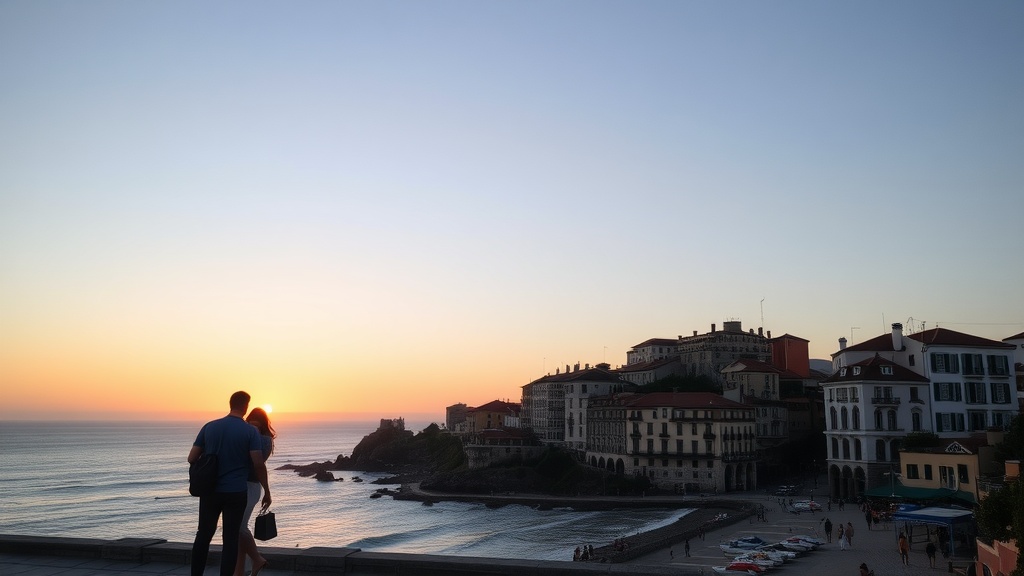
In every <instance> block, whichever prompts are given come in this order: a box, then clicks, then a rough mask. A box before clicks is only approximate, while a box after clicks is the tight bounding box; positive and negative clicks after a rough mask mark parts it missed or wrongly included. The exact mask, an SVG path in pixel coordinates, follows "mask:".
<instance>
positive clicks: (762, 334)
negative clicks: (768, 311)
mask: <svg viewBox="0 0 1024 576" xmlns="http://www.w3.org/2000/svg"><path fill="white" fill-rule="evenodd" d="M757 335H758V336H764V328H758V329H757Z"/></svg>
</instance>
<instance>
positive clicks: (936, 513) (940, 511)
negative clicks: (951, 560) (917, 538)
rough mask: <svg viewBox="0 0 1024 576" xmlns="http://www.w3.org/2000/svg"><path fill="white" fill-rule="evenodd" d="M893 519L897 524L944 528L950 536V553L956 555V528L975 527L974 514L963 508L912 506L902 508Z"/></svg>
mask: <svg viewBox="0 0 1024 576" xmlns="http://www.w3.org/2000/svg"><path fill="white" fill-rule="evenodd" d="M892 519H893V520H894V521H896V522H912V523H915V524H930V525H933V526H943V527H945V528H946V530H947V533H948V534H949V553H950V554H955V553H956V548H955V546H954V543H953V542H954V539H953V532H954V530H955V529H956V528H961V529H968V530H970V529H972V528H973V526H974V512H972V511H970V510H965V509H963V508H939V507H937V506H930V507H928V508H920V507H917V506H912V505H904V506H900V507H899V509H898V510H897V511H896V513H895V514H893V516H892Z"/></svg>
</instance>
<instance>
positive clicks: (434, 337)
mask: <svg viewBox="0 0 1024 576" xmlns="http://www.w3.org/2000/svg"><path fill="white" fill-rule="evenodd" d="M1022 216H1024V3H1021V2H1016V1H992V2H983V3H965V2H949V1H941V0H940V1H906V2H882V1H867V2H845V3H841V2H794V1H779V2H732V1H726V2H696V1H668V2H659V1H642V2H622V1H617V2H607V1H595V0H586V1H558V0H556V1H543V2H541V1H529V0H527V1H518V2H471V1H429V0H428V1H423V2H411V1H405V2H393V1H372V2H369V1H366V2H363V1H350V2H334V1H332V2H316V1H306V2H294V3H279V2H252V1H247V2H217V3H209V2H192V1H183V2H182V1H175V2H162V1H154V2H134V1H128V0H124V1H103V0H97V1H93V2H78V1H67V2H57V1H51V0H8V1H5V2H2V3H0V419H24V418H46V419H55V418H57V419H62V418H68V419H150V418H155V419H179V418H195V417H198V416H199V415H205V414H217V413H223V412H224V411H226V409H227V399H228V396H229V395H230V394H231V393H232V392H234V391H235V390H239V389H244V390H247V391H249V392H250V393H251V394H252V395H253V405H270V406H272V407H273V409H274V410H275V412H276V413H277V414H281V415H291V416H292V417H295V418H301V417H312V415H321V416H325V417H327V418H373V419H375V418H378V417H388V418H391V417H398V416H405V417H409V418H417V419H422V418H424V417H426V418H434V419H436V420H437V421H442V419H443V416H444V409H445V407H446V406H449V405H452V404H455V403H458V402H464V403H466V404H468V405H470V406H478V405H482V404H484V403H487V402H489V401H491V400H495V399H501V400H510V401H518V400H519V398H520V394H521V388H522V386H523V385H525V384H528V383H529V382H531V381H533V380H535V379H537V378H540V377H541V376H543V375H544V374H546V373H554V371H555V369H558V368H560V369H563V370H564V367H565V365H567V364H575V363H577V362H578V363H580V364H582V365H585V364H591V365H593V364H596V363H599V362H608V363H609V364H611V365H612V366H613V367H615V366H619V365H622V364H624V363H625V360H626V352H627V351H628V350H629V349H630V348H631V347H632V346H634V345H636V344H639V343H641V342H643V341H644V340H647V339H649V338H675V337H676V336H677V335H689V334H692V332H693V331H695V330H696V331H698V332H700V333H704V332H708V331H709V330H710V328H711V324H717V325H718V326H719V327H720V326H721V325H722V323H723V322H724V321H726V320H733V319H736V320H740V321H741V322H742V323H743V328H744V329H749V328H755V329H756V328H757V327H761V326H763V327H764V329H765V330H770V331H772V334H773V335H774V336H778V335H782V334H785V333H789V334H793V335H796V336H799V337H801V338H805V339H807V340H809V341H810V344H809V346H810V352H811V356H812V357H814V358H828V357H829V355H830V354H831V353H832V352H834V351H836V350H837V349H838V344H837V340H838V339H839V338H840V337H846V338H847V339H850V340H851V342H854V343H855V342H858V341H862V340H864V339H867V338H870V337H873V336H877V335H879V334H882V333H885V332H887V331H888V330H889V324H891V323H893V322H903V323H905V324H906V326H907V327H906V328H905V331H907V332H913V331H917V329H919V328H920V327H921V326H924V327H925V328H934V327H936V326H941V327H946V328H950V329H953V330H958V331H961V332H967V333H970V334H975V335H978V336H983V337H987V338H992V339H995V340H1001V339H1003V338H1006V337H1009V336H1011V335H1014V334H1017V333H1020V332H1022V331H1024V304H1022V301H1021V286H1024V258H1022V254H1021V247H1022V244H1024V226H1022V225H1021V219H1022ZM286 417H287V416H286Z"/></svg>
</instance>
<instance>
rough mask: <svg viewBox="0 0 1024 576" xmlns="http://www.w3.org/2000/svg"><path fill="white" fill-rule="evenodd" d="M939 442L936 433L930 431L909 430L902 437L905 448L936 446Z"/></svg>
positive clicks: (915, 448) (914, 448)
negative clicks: (905, 435) (904, 436)
mask: <svg viewBox="0 0 1024 576" xmlns="http://www.w3.org/2000/svg"><path fill="white" fill-rule="evenodd" d="M941 443H942V442H941V440H940V439H939V435H938V434H934V433H932V432H911V433H909V434H907V437H906V438H904V439H903V448H904V449H906V450H921V449H923V448H937V447H938V446H939V445H940V444H941Z"/></svg>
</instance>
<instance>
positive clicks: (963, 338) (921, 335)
mask: <svg viewBox="0 0 1024 576" xmlns="http://www.w3.org/2000/svg"><path fill="white" fill-rule="evenodd" d="M907 338H911V339H913V340H917V341H918V342H923V343H925V344H930V345H940V346H975V347H979V348H1009V349H1012V348H1015V346H1014V345H1013V344H1003V343H1002V342H996V341H995V340H989V339H988V338H982V337H981V336H972V335H970V334H964V333H963V332H957V331H956V330H950V329H948V328H932V329H931V330H925V331H923V332H916V333H914V334H910V335H909V336H907ZM890 349H892V348H891V344H890Z"/></svg>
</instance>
